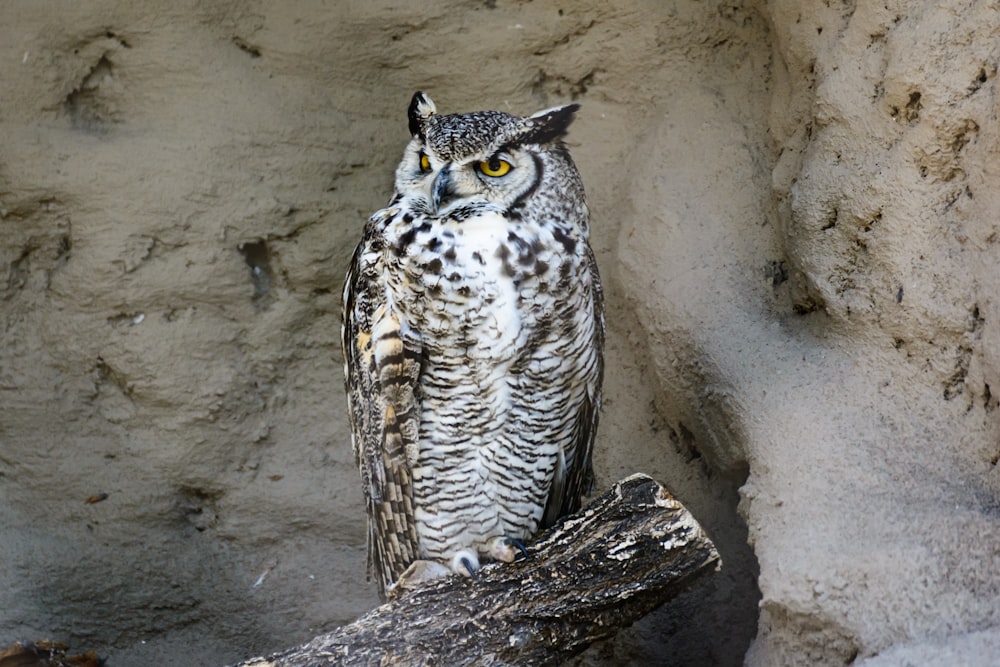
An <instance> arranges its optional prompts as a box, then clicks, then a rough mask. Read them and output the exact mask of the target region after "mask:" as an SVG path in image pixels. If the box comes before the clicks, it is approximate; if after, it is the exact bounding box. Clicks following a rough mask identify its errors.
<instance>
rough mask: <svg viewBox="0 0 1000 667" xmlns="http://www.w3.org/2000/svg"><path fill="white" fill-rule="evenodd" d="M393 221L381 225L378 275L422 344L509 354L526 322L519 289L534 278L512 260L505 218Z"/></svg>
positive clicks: (487, 213)
mask: <svg viewBox="0 0 1000 667" xmlns="http://www.w3.org/2000/svg"><path fill="white" fill-rule="evenodd" d="M400 222H401V223H402V224H399V225H397V226H395V227H390V229H388V230H387V237H388V243H387V244H386V247H387V251H388V252H389V253H390V254H391V257H390V258H389V261H388V262H387V271H386V276H385V280H386V284H387V285H388V286H389V288H390V290H392V292H393V293H394V295H395V297H396V299H395V301H396V305H397V307H398V308H399V309H400V311H401V312H403V313H404V314H405V317H406V319H407V322H408V323H409V325H410V326H411V327H412V328H414V329H416V330H419V331H420V333H421V336H422V338H424V340H425V343H428V342H429V343H431V344H432V345H438V344H440V345H443V344H447V345H448V346H449V347H452V348H453V349H455V348H456V347H457V348H459V349H461V348H465V349H471V348H485V349H487V350H490V351H492V354H491V355H490V356H493V357H494V358H496V357H498V356H500V357H502V356H508V355H512V354H513V351H514V349H515V348H516V347H517V346H518V340H519V339H521V338H523V337H524V328H525V325H526V324H527V323H526V322H525V315H526V313H525V312H524V300H523V297H522V290H523V288H524V287H525V282H531V280H533V277H530V276H527V275H526V272H525V271H524V270H523V268H524V267H518V266H515V264H516V259H514V260H512V257H516V255H517V252H518V251H517V249H516V248H513V249H512V247H511V246H512V241H511V238H510V237H511V232H510V225H511V222H510V221H509V220H508V219H507V218H506V217H505V216H504V215H503V214H502V213H501V212H498V211H493V210H484V211H480V212H478V213H476V214H475V215H470V216H468V217H462V218H460V219H456V218H451V217H448V218H426V219H423V220H419V219H417V220H414V221H412V222H410V223H409V224H405V223H403V219H402V218H401V219H400ZM518 238H520V237H518ZM522 243H523V242H522ZM528 243H529V244H530V241H529V242H528ZM535 245H536V246H537V245H538V244H537V243H535ZM512 261H513V262H514V264H512ZM528 315H530V313H529V314H528Z"/></svg>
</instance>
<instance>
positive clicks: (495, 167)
mask: <svg viewBox="0 0 1000 667" xmlns="http://www.w3.org/2000/svg"><path fill="white" fill-rule="evenodd" d="M479 171H480V173H482V174H483V175H484V176H491V177H493V178H499V177H500V176H506V175H507V172H508V171H510V162H507V160H502V159H500V158H498V157H496V156H494V157H491V158H490V159H489V160H483V161H482V162H480V163H479Z"/></svg>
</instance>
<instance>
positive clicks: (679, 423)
mask: <svg viewBox="0 0 1000 667" xmlns="http://www.w3.org/2000/svg"><path fill="white" fill-rule="evenodd" d="M998 25H1000V17H998V16H997V12H996V9H995V8H993V7H991V6H990V5H988V4H986V3H975V2H970V3H965V4H961V5H960V6H959V5H954V6H943V7H931V6H923V5H921V4H919V3H895V4H893V3H890V4H889V5H888V6H886V5H885V4H857V5H855V4H833V5H829V6H828V4H826V3H818V2H817V3H813V2H809V1H808V0H797V1H792V0H788V1H786V2H782V1H776V2H772V3H769V4H761V3H758V4H748V5H722V4H712V3H709V4H704V3H695V2H675V3H667V4H664V3H658V2H647V1H640V0H635V1H633V2H626V3H615V5H614V6H613V7H610V6H608V4H607V3H600V2H582V3H558V2H526V3H521V2H509V3H507V2H458V1H455V2H446V3H441V2H438V3H410V4H402V5H399V4H393V3H388V2H373V3H343V4H333V5H330V4H327V3H319V2H303V3H297V4H296V5H294V6H284V5H281V6H278V5H277V4H273V3H272V4H268V3H257V2H232V3H205V2H196V1H194V0H190V1H188V2H183V3H174V4H172V5H171V6H170V7H169V8H165V7H163V6H161V5H159V4H155V3H142V2H137V3H130V4H127V5H122V4H121V3H113V2H103V1H100V0H90V1H88V2H81V3H75V4H73V5H72V6H66V5H65V4H64V3H48V2H38V1H35V2H13V3H8V4H5V5H3V6H2V7H0V63H2V65H0V136H2V137H3V141H2V144H0V269H2V271H3V272H4V273H2V274H0V322H2V323H3V329H2V334H0V335H2V338H0V528H2V535H3V539H0V643H3V642H4V641H5V640H6V639H10V640H13V639H16V638H20V637H25V636H26V637H49V636H51V637H57V638H60V639H69V640H70V641H72V642H73V644H74V645H75V646H79V647H80V648H95V649H97V650H98V651H99V652H101V653H102V654H105V655H109V657H110V658H111V659H112V661H113V664H115V665H145V664H205V665H213V664H221V663H224V662H227V661H233V660H236V659H238V658H241V657H246V656H248V655H250V654H253V653H261V652H266V651H268V650H274V649H278V648H281V647H282V646H285V645H288V644H291V643H295V642H299V641H303V640H305V639H308V638H309V637H311V636H312V635H314V634H316V633H318V632H321V631H323V630H325V629H330V628H332V627H335V626H337V625H339V624H341V623H343V622H345V621H348V620H351V619H352V618H354V617H355V616H357V615H358V614H360V613H362V612H363V611H365V610H367V609H368V608H370V607H371V606H372V605H374V604H375V603H376V598H375V594H374V591H373V588H372V587H371V586H369V585H367V584H366V583H365V582H364V577H363V576H362V573H363V571H364V562H365V561H364V558H365V557H364V532H363V530H364V525H363V510H362V507H361V494H360V490H359V488H358V484H357V481H356V476H357V473H356V471H355V469H354V463H353V460H352V455H351V452H350V445H349V436H348V432H347V426H346V420H345V412H346V409H345V406H344V397H343V387H342V379H341V363H342V362H341V358H340V352H339V349H338V348H339V342H338V336H339V301H340V297H339V293H340V289H341V287H342V280H343V273H344V270H345V267H346V264H347V261H348V259H349V257H350V253H351V252H352V250H353V246H354V244H355V242H356V240H357V238H358V234H359V232H360V228H361V225H362V224H363V221H364V219H365V218H366V217H367V215H368V214H369V213H370V212H371V211H373V210H375V209H376V208H378V207H380V206H381V205H382V204H383V203H384V202H385V200H386V199H387V197H388V195H389V193H390V190H391V179H392V172H393V169H394V166H395V163H396V161H397V160H398V158H399V154H400V151H401V149H402V146H403V144H404V143H405V141H406V139H407V136H406V135H407V132H406V127H405V117H404V112H405V107H406V104H407V103H408V101H409V96H410V95H411V94H412V92H413V91H414V90H416V89H423V90H426V91H428V92H429V93H430V94H431V95H432V96H433V97H434V99H435V101H436V102H437V104H438V107H439V108H440V109H442V110H445V111H451V110H471V109H479V108H484V107H495V108H501V109H505V110H509V111H512V112H519V113H530V112H533V111H536V110H538V109H541V108H544V107H547V106H551V105H554V104H558V103H562V102H566V101H569V100H577V101H578V102H580V103H581V104H582V106H583V109H582V111H581V113H580V114H579V118H578V120H577V121H576V122H575V123H574V125H573V128H572V133H571V135H570V148H571V150H572V152H573V154H574V156H575V158H576V160H577V163H578V165H579V166H580V169H581V172H582V174H583V177H584V182H585V184H586V186H587V191H588V197H589V201H590V204H591V209H592V213H593V218H594V247H595V250H596V251H597V254H598V261H599V262H600V264H601V267H602V272H603V274H604V278H605V282H606V287H607V293H608V309H609V323H610V328H609V339H608V350H607V358H608V373H607V380H606V388H605V394H606V396H607V400H606V405H605V410H604V414H603V417H602V431H601V434H600V437H599V442H598V451H597V453H596V465H597V468H598V477H599V479H598V485H599V486H602V487H605V486H607V485H608V484H610V483H611V482H612V481H614V480H616V479H618V478H620V477H622V476H624V475H627V474H629V473H631V472H634V471H642V472H646V473H649V474H652V475H654V476H655V477H657V478H658V479H660V480H662V481H664V482H665V483H666V484H667V485H668V486H669V487H670V488H672V489H673V490H674V491H675V493H676V494H677V495H678V497H680V498H681V500H682V501H683V502H684V503H685V504H686V505H687V506H688V507H689V508H690V509H691V510H692V511H693V512H694V514H695V515H696V516H697V517H698V518H699V519H700V520H701V521H702V522H703V523H704V525H705V526H706V528H707V529H708V530H709V532H710V533H711V534H712V536H713V537H714V538H715V539H716V541H717V543H718V545H719V547H720V550H721V552H722V555H723V559H724V561H725V564H726V567H725V569H724V570H723V572H722V573H720V574H719V575H718V576H717V577H715V578H714V579H713V580H712V581H710V582H708V583H707V584H706V585H704V586H702V587H700V588H698V589H696V590H693V591H691V592H690V593H688V594H686V595H685V596H683V598H682V599H680V600H678V601H676V602H675V603H674V604H672V605H668V606H667V607H664V608H663V609H661V610H659V611H658V612H656V613H654V614H652V615H650V616H649V617H647V618H646V619H644V621H643V622H642V623H640V624H637V625H636V626H635V627H634V628H631V629H629V630H628V631H626V632H624V633H622V635H621V636H620V637H619V638H618V639H616V640H615V641H614V642H609V643H607V644H605V645H602V646H598V647H594V648H593V649H591V651H589V652H588V654H586V655H585V657H584V658H583V659H582V663H583V664H625V663H629V662H631V663H636V664H677V665H692V664H706V665H708V664H713V665H714V664H720V665H736V664H741V663H742V662H743V660H744V654H746V656H747V657H746V661H747V664H754V665H765V664H766V665H772V664H801V662H802V659H803V656H808V657H809V658H810V659H811V660H812V661H813V662H815V663H817V664H844V662H847V661H851V660H855V661H857V660H861V659H865V658H870V657H873V656H878V657H877V658H872V664H873V665H874V664H878V665H890V664H905V662H904V661H905V660H910V661H913V660H916V661H918V662H920V661H923V658H924V657H926V658H928V659H930V658H931V657H932V656H951V655H957V656H960V657H961V658H962V660H965V661H966V662H967V664H977V663H976V661H977V660H979V661H980V664H986V663H984V662H982V660H983V658H984V656H988V655H990V647H995V646H996V642H997V639H996V633H995V631H994V630H992V628H995V627H996V626H997V618H996V613H997V606H996V603H995V600H996V599H998V595H997V594H998V593H1000V591H998V588H1000V582H998V580H997V578H996V575H995V572H994V570H995V568H991V567H989V566H988V565H987V564H989V563H992V562H995V560H996V557H997V554H996V546H995V545H996V544H1000V540H998V537H1000V535H998V532H1000V526H998V520H997V514H996V508H997V500H996V499H997V495H998V490H1000V488H998V487H1000V480H998V477H997V475H998V473H997V471H996V463H997V458H998V457H1000V449H998V447H997V444H996V443H997V442H998V438H997V427H998V424H997V411H996V406H997V403H998V399H997V396H994V392H996V393H997V394H998V395H1000V390H997V389H996V388H997V387H1000V379H997V377H996V376H997V372H998V370H1000V368H998V359H997V352H996V351H997V349H1000V347H998V342H1000V341H998V340H997V337H998V336H1000V334H998V330H997V329H996V327H995V324H994V322H996V321H997V316H998V315H1000V313H998V312H997V308H998V306H997V301H996V298H995V296H994V292H995V290H994V289H993V286H994V285H995V283H996V277H997V268H996V267H997V260H998V259H1000V258H998V256H997V255H998V252H997V246H996V233H997V232H996V215H995V211H996V210H998V206H997V204H998V203H1000V202H997V201H996V200H997V196H998V195H997V194H996V193H995V188H991V187H990V185H991V184H992V183H994V182H995V181H996V177H997V173H996V171H997V167H996V164H997V160H996V156H997V153H998V150H1000V146H998V141H997V130H996V128H997V107H998V102H997V93H996V70H997V62H998V61H1000V53H998V50H997V47H996V43H997V40H996V35H997V30H998ZM991 385H992V387H993V388H994V389H993V390H991V388H990V387H991ZM738 489H739V491H737V490H738ZM105 493H106V494H107V498H106V499H105V500H103V501H101V502H96V503H92V504H88V503H86V502H85V500H86V499H88V498H90V497H92V496H95V495H97V494H105ZM758 561H759V564H758ZM758 568H759V569H758ZM758 582H759V589H758ZM758 601H759V602H760V607H759V609H760V611H759V612H758ZM748 649H749V653H747V651H748ZM922 656H923V657H922Z"/></svg>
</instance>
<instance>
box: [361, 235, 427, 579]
mask: <svg viewBox="0 0 1000 667" xmlns="http://www.w3.org/2000/svg"><path fill="white" fill-rule="evenodd" d="M373 222H374V219H373V221H372V222H369V225H368V227H367V228H366V231H365V237H364V239H362V242H361V244H360V245H359V246H358V249H357V250H356V251H355V253H354V258H353V260H352V262H351V268H350V270H349V272H348V276H347V283H346V285H345V288H344V328H343V341H342V344H343V350H344V360H345V374H346V380H347V395H348V407H349V413H350V419H351V429H352V442H353V446H354V456H355V460H356V462H357V464H358V468H359V469H360V471H361V477H362V481H363V487H364V494H365V501H366V510H367V513H368V576H369V577H371V576H372V575H373V574H374V576H375V578H376V580H377V583H378V587H379V593H380V594H381V595H382V596H383V597H385V594H386V591H387V590H388V589H389V587H391V586H392V584H394V583H395V582H396V580H397V579H398V578H399V575H400V574H402V572H403V570H405V569H406V567H407V566H409V564H410V563H412V562H413V561H414V560H416V559H417V558H418V541H417V532H416V525H415V523H414V520H413V478H412V474H411V464H412V460H413V458H414V457H415V453H416V445H417V431H418V428H419V405H418V399H417V397H416V394H415V388H416V384H417V380H418V376H419V372H420V349H419V345H418V344H416V343H415V342H414V341H412V340H411V341H404V336H403V326H402V323H401V320H400V317H399V314H398V313H397V312H395V310H394V309H393V307H392V303H391V300H390V299H389V298H388V296H387V294H386V288H385V286H384V284H383V283H382V280H381V275H382V267H381V263H382V255H381V253H380V252H377V251H373V245H375V244H373V243H372V241H373V239H374V238H375V237H376V235H377V232H376V230H375V229H374V225H373Z"/></svg>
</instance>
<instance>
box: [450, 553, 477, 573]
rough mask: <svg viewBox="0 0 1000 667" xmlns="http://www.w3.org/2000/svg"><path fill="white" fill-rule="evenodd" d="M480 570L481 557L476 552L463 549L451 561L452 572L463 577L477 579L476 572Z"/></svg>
mask: <svg viewBox="0 0 1000 667" xmlns="http://www.w3.org/2000/svg"><path fill="white" fill-rule="evenodd" d="M478 569H479V556H477V555H476V552H475V551H472V550H470V549H462V550H461V551H459V552H457V553H456V554H455V555H454V556H453V557H452V559H451V570H452V572H457V573H458V574H460V575H462V576H463V577H470V578H472V579H475V578H476V570H478Z"/></svg>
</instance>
